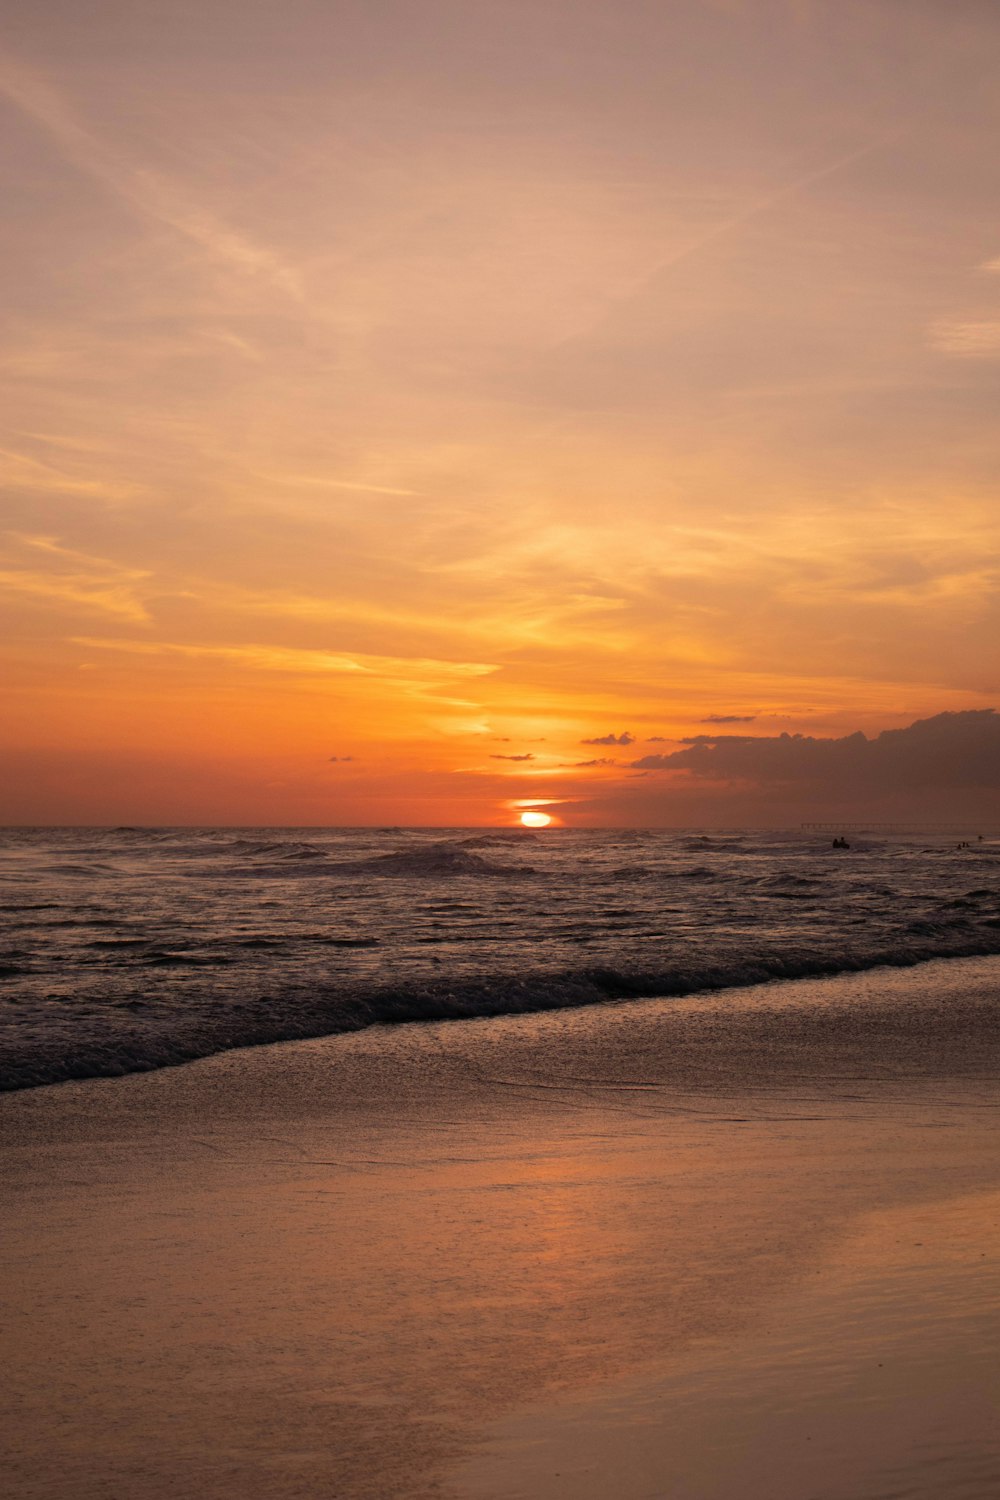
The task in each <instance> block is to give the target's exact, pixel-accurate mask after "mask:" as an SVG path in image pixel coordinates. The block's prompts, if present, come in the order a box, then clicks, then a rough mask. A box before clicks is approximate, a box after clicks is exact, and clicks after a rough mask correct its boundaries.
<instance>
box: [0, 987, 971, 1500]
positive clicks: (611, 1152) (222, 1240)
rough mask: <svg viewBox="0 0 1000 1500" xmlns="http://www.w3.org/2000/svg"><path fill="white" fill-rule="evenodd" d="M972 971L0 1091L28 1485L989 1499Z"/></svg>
mask: <svg viewBox="0 0 1000 1500" xmlns="http://www.w3.org/2000/svg"><path fill="white" fill-rule="evenodd" d="M998 995H1000V967H998V962H997V960H996V959H981V960H962V961H954V962H951V963H935V964H929V965H925V966H923V967H921V968H918V969H914V970H910V971H906V972H903V973H899V972H891V971H875V972H873V973H870V974H867V975H864V976H852V977H850V978H844V979H829V980H808V981H801V982H797V983H794V984H785V985H765V986H761V987H759V988H758V989H755V990H745V991H741V992H738V993H731V994H716V995H712V996H704V997H696V998H692V999H686V1000H670V1001H656V1000H650V1001H641V1002H632V1003H629V1004H624V1005H621V1006H611V1007H605V1008H588V1009H584V1010H576V1011H563V1012H559V1013H555V1014H545V1015H532V1016H521V1017H510V1018H502V1019H493V1020H484V1021H463V1022H454V1023H442V1024H434V1025H429V1024H424V1025H420V1026H401V1027H396V1028H392V1029H384V1028H372V1029H370V1030H368V1031H365V1032H362V1033H358V1034H356V1035H352V1036H345V1037H338V1038H331V1039H325V1040H321V1041H312V1042H302V1043H294V1044H288V1045H282V1046H275V1047H269V1048H263V1049H256V1050H252V1051H239V1052H230V1053H226V1054H223V1055H220V1056H216V1057H213V1058H209V1059H206V1060H204V1061H201V1062H197V1063H193V1064H191V1065H190V1066H188V1067H184V1068H179V1069H172V1070H169V1071H166V1072H161V1073H158V1074H154V1075H149V1076H142V1077H133V1078H126V1079H114V1080H90V1081H87V1082H83V1083H70V1084H64V1085H59V1086H56V1087H52V1088H47V1089H38V1090H32V1091H28V1092H26V1093H21V1094H14V1095H9V1096H7V1097H5V1098H4V1099H2V1100H0V1129H2V1130H3V1134H4V1139H5V1141H6V1142H7V1149H6V1152H5V1158H4V1169H3V1170H4V1176H5V1197H6V1201H7V1203H8V1205H9V1207H8V1210H7V1213H6V1223H5V1240H6V1246H7V1248H6V1250H5V1256H6V1259H7V1275H8V1277H9V1283H8V1284H9V1285H10V1287H11V1288H12V1289H13V1295H12V1296H10V1297H9V1303H10V1306H11V1309H12V1310H11V1313H10V1316H9V1318H8V1320H7V1330H6V1335H5V1340H4V1362H5V1391H6V1394H5V1396H4V1397H3V1400H4V1402H5V1403H7V1405H8V1410H7V1413H6V1420H5V1422H4V1424H3V1426H4V1431H5V1432H6V1433H7V1434H8V1436H7V1438H6V1439H5V1442H6V1451H5V1452H4V1454H3V1472H4V1475H5V1488H6V1492H7V1494H9V1495H10V1496H11V1497H13V1500H29V1497H30V1500H35V1497H38V1500H41V1497H43V1496H44V1497H45V1500H63V1497H65V1500H70V1497H72V1500H97V1497H108V1496H115V1497H117V1496H128V1497H129V1500H160V1497H163V1500H166V1497H167V1496H170V1497H171V1500H173V1497H176V1495H177V1494H178V1493H181V1494H190V1495H197V1496H199V1497H206V1500H223V1497H224V1500H236V1497H240V1500H244V1497H246V1500H257V1497H265V1496H266V1497H267V1500H284V1497H292V1496H310V1497H312V1496H319V1495H331V1496H333V1495H336V1496H338V1497H341V1500H360V1497H376V1496H378V1497H385V1496H407V1497H411V1496H412V1497H430V1496H452V1497H455V1500H457V1497H471V1496H491V1497H497V1500H499V1497H514V1496H532V1497H545V1496H552V1497H556V1496H558V1497H563V1496H573V1497H575V1500H590V1497H594V1500H596V1497H599V1496H604V1495H607V1494H611V1493H614V1494H615V1495H616V1496H619V1495H620V1496H623V1497H625V1500H631V1497H636V1500H637V1497H639V1496H648V1495H665V1496H670V1497H671V1500H689V1497H691V1500H693V1497H694V1496H698V1497H701V1500H705V1497H710V1500H737V1497H739V1500H747V1497H752V1500H756V1497H758V1496H760V1497H764V1496H768V1497H773V1496H785V1495H787V1496H796V1497H798V1496H802V1495H806V1494H808V1495H809V1496H811V1497H814V1500H844V1497H846V1496H848V1495H849V1496H850V1497H851V1500H865V1497H872V1500H874V1497H875V1496H881V1495H885V1494H888V1493H894V1494H900V1493H903V1494H906V1495H908V1496H921V1497H927V1500H929V1497H931V1496H941V1495H945V1494H947V1495H949V1496H950V1495H962V1496H966V1497H969V1496H979V1495H981V1496H983V1497H985V1496H987V1495H993V1494H995V1493H996V1492H997V1491H998V1489H1000V1445H998V1441H997V1431H996V1426H995V1420H994V1417H993V1406H992V1405H991V1402H992V1400H993V1398H994V1397H995V1395H996V1389H995V1375H994V1373H993V1372H994V1371H995V1370H996V1369H997V1368H1000V1362H998V1361H997V1359H996V1353H997V1336H998V1319H997V1312H996V1309H997V1305H998V1299H997V1295H996V1294H997V1292H998V1291H1000V1274H998V1266H997V1248H998V1241H997V1233H998V1231H997V1220H998V1216H1000V1152H998V1148H997V1133H996V1124H997V1093H996V1080H997V1074H998V1059H1000V1001H998Z"/></svg>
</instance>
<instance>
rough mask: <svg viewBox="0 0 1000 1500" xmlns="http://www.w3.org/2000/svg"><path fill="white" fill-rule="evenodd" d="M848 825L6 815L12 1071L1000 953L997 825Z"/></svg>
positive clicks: (15, 1077) (71, 1069) (4, 890)
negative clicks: (23, 825)
mask: <svg viewBox="0 0 1000 1500" xmlns="http://www.w3.org/2000/svg"><path fill="white" fill-rule="evenodd" d="M850 842H851V847H850V848H849V849H839V848H832V847H831V840H830V838H829V837H824V836H822V835H821V834H817V833H815V832H809V831H806V830H792V831H776V832H766V831H764V832H762V831H760V830H753V831H747V830H733V831H721V832H720V831H711V832H704V833H700V832H697V831H635V830H627V831H621V830H601V831H578V830H567V829H546V830H545V831H543V832H540V833H536V834H532V833H528V832H522V831H521V830H517V829H511V830H502V829H501V830H485V831H484V830H469V829H466V830H461V829H458V830H455V829H451V830H449V829H434V830H428V829H421V830H405V829H398V828H394V829H381V830H378V829H330V828H322V829H246V828H242V829H190V828H181V829H148V828H142V829H136V828H116V829H88V828H83V829H81V828H73V829H7V830H3V831H2V832H0V899H2V917H0V1087H6V1088H18V1087H26V1086H31V1085H36V1084H44V1083H52V1082H56V1081H59V1080H63V1079H67V1078H82V1077H90V1076H100V1075H115V1074H121V1073H126V1072H134V1071H138V1070H145V1069H150V1068H156V1067H161V1066H165V1065H168V1064H171V1063H177V1062H183V1061H185V1060H188V1059H191V1058H194V1057H199V1056H205V1055H208V1054H211V1053H215V1052H220V1051H224V1050H226V1049H229V1048H233V1047H240V1046H246V1045H250V1044H255V1043H261V1042H274V1041H281V1040H288V1039H292V1038H300V1037H307V1036H320V1035H326V1034H334V1033H337V1032H344V1031H351V1030H357V1029H359V1028H361V1027H364V1026H367V1025H372V1024H379V1023H390V1022H397V1021H420V1020H432V1019H434V1020H440V1019H443V1018H452V1017H473V1016H491V1015H498V1014H503V1013H514V1012H523V1011H530V1010H545V1009H555V1008H558V1007H565V1006H572V1005H585V1004H593V1003H599V1002H606V1001H610V1000H619V1001H620V1000H625V999H629V998H635V997H639V996H654V995H662V996H671V995H673V996H676V995H685V994H693V993H697V992H699V991H703V990H712V989H723V988H739V987H743V986H748V985H755V984H759V983H761V982H762V981H780V980H782V979H794V978H802V977H806V976H809V975H820V974H834V973H841V972H852V971H861V970H866V969H872V968H875V967H878V966H880V965H910V964H915V963H919V962H921V961H924V960H926V959H932V958H942V957H959V956H972V955H977V954H983V955H985V954H993V953H1000V843H998V841H996V840H995V839H987V840H984V841H974V842H972V843H967V842H966V841H965V840H959V839H957V838H954V837H953V838H944V837H936V838H926V839H920V838H899V837H895V838H886V837H872V836H859V837H853V836H852V837H851V840H850ZM626 1014H627V1012H623V1016H624V1015H626ZM623 1024H625V1021H624V1020H623Z"/></svg>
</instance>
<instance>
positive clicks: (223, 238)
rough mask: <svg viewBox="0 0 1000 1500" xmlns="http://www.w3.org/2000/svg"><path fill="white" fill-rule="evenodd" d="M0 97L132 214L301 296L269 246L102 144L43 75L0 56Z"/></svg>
mask: <svg viewBox="0 0 1000 1500" xmlns="http://www.w3.org/2000/svg"><path fill="white" fill-rule="evenodd" d="M0 95H2V96H3V97H4V98H6V99H7V100H8V101H9V102H10V103H11V104H13V105H15V106H16V107H17V108H18V109H20V110H21V111H22V112H23V114H25V115H26V116H27V117H28V118H29V119H30V120H33V121H34V122H35V124H36V125H38V126H39V127H40V128H41V129H43V130H44V131H45V132H46V133H47V134H48V135H49V136H50V138H51V139H52V140H53V141H54V142H55V143H56V145H57V146H58V147H59V148H60V150H61V151H62V154H63V156H64V157H65V158H66V160H67V161H69V162H71V163H72V164H73V165H74V166H75V167H76V168H77V169H78V170H79V171H81V172H85V173H87V174H88V175H89V176H90V177H92V178H94V179H95V180H96V181H97V182H99V183H101V184H102V185H103V186H104V187H105V188H106V189H107V190H108V191H109V192H111V193H113V194H115V195H116V196H117V197H118V198H120V199H121V200H123V201H124V202H125V203H127V204H128V205H129V206H130V207H131V208H132V209H133V210H134V211H135V212H137V213H139V214H141V215H142V216H143V217H145V218H147V219H152V220H153V221H154V222H155V223H158V224H162V225H164V226H165V227H167V228H168V229H172V230H173V231H175V233H177V234H179V235H181V236H183V238H184V239H186V240H188V241H189V242H190V243H192V244H194V245H197V246H198V247H199V248H200V249H201V250H203V251H205V252H206V253H207V254H208V255H210V256H212V257H213V258H214V259H216V260H219V261H222V262H223V263H224V264H226V265H227V266H228V267H229V268H230V270H234V271H239V272H243V273H245V274H251V275H263V276H265V277H266V278H267V279H268V280H270V281H271V282H272V283H273V284H274V285H275V286H277V287H279V288H280V289H281V290H282V291H283V292H285V293H287V294H288V295H289V296H291V297H293V298H294V299H295V300H296V301H300V302H301V301H303V300H304V297H303V292H302V288H301V286H300V283H299V279H298V275H297V273H296V271H295V270H294V269H293V268H292V267H289V266H287V265H285V264H283V262H282V261H281V259H280V258H279V257H278V256H277V255H276V254H275V253H274V252H273V251H272V250H271V249H269V248H268V247H266V246H262V245H257V244H254V243H253V241H252V240H250V239H248V238H247V237H246V236H245V235H244V234H241V233H239V232H238V231H237V230H235V229H233V228H232V227H231V226H230V225H228V224H226V223H225V222H224V221H223V220H222V219H220V218H218V217H217V216H216V215H215V214H214V213H213V212H210V211H209V210H207V209H205V208H203V207H202V206H201V205H200V204H198V203H196V202H194V201H193V200H191V199H189V198H188V197H187V196H186V194H185V193H184V192H183V191H182V190H181V189H180V188H179V187H178V186H177V185H176V184H175V183H173V182H171V181H170V180H169V179H168V178H166V177H164V176H163V175H161V174H159V173H156V172H153V171H151V170H150V169H149V168H148V167H145V166H143V165H141V164H138V163H135V162H133V161H132V160H130V159H129V158H128V157H126V156H125V155H124V154H123V153H121V152H119V151H117V150H116V149H115V148H114V147H113V146H111V145H108V144H106V143H105V142H104V141H103V140H102V139H101V138H100V137H99V136H97V135H95V134H93V133H92V132H91V131H90V130H88V129H87V128H86V127H85V126H84V125H83V124H82V123H81V122H80V121H79V120H78V119H77V118H76V116H75V114H74V113H73V111H72V110H71V109H70V107H69V105H68V104H67V102H66V101H65V100H64V99H63V97H62V96H61V95H60V94H59V92H58V91H57V90H56V89H54V88H53V87H52V86H51V84H50V83H49V82H48V81H47V79H45V78H44V77H42V76H41V75H40V74H38V73H36V72H34V71H33V70H32V69H30V68H27V67H25V66H24V65H23V64H22V63H21V62H20V61H18V60H17V59H15V58H13V57H11V56H10V55H9V54H0Z"/></svg>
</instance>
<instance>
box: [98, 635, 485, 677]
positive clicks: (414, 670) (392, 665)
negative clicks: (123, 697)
mask: <svg viewBox="0 0 1000 1500" xmlns="http://www.w3.org/2000/svg"><path fill="white" fill-rule="evenodd" d="M74 641H75V643H76V644H77V645H81V646H89V647H96V648H97V649H99V650H102V651H118V652H122V653H124V654H127V655H133V656H163V657H171V656H173V657H185V658H187V659H188V660H192V661H195V660H202V661H216V662H225V663H229V664H231V665H233V666H241V667H244V668H246V669H248V670H257V671H265V672H286V673H293V674H295V675H301V676H318V677H323V676H328V675H330V674H331V673H332V674H348V675H354V674H359V675H364V676H367V677H373V678H383V679H392V680H395V679H400V680H403V681H410V682H419V683H425V684H428V683H434V682H457V681H462V680H468V679H472V678H476V677H484V676H487V675H488V674H489V673H491V672H494V671H496V668H495V667H494V666H491V665H488V664H486V663H484V662H463V661H435V660H432V659H428V658H422V657H414V658H409V657H400V656H371V655H367V654H364V653H350V654H348V653H346V652H338V651H323V650H302V649H295V648H292V647H286V646H269V645H242V646H225V645H190V644H187V643H185V642H178V641H135V640H116V639H114V638H111V637H94V636H76V637H74Z"/></svg>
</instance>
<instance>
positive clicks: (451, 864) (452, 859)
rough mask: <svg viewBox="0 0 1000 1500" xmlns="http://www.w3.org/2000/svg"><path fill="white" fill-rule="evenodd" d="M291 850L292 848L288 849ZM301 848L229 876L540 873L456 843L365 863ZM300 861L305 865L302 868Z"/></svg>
mask: <svg viewBox="0 0 1000 1500" xmlns="http://www.w3.org/2000/svg"><path fill="white" fill-rule="evenodd" d="M285 847H286V848H289V847H291V846H287V845H286V846H285ZM301 847H302V846H295V848H294V852H292V853H290V854H289V855H288V856H287V857H282V859H281V862H280V863H277V864H275V863H270V862H265V863H262V864H253V863H246V864H243V863H241V864H238V865H234V866H231V867H230V868H229V869H227V871H226V874H227V876H229V877H232V878H237V879H239V878H241V877H247V878H251V879H271V878H273V877H275V876H280V877H281V878H282V879H284V878H286V877H292V876H310V875H312V876H322V877H329V878H332V879H338V878H344V877H348V876H357V875H390V876H392V875H395V876H400V875H402V876H411V877H416V878H418V879H419V878H426V877H430V878H432V879H442V878H447V877H450V876H455V875H499V876H518V875H535V874H537V873H538V872H537V871H536V870H534V869H532V867H531V866H530V865H508V864H496V863H494V862H493V861H492V860H488V859H484V858H483V857H482V855H479V854H470V853H469V852H468V851H467V850H466V849H464V848H462V847H461V846H460V845H458V844H453V843H450V842H448V843H435V844H424V845H420V846H418V847H417V848H410V849H398V850H396V851H395V852H394V853H392V854H374V855H370V856H369V857H368V858H365V859H340V860H332V859H329V858H326V857H323V858H318V859H317V858H316V855H317V854H320V855H322V854H323V851H322V850H318V851H310V852H308V853H305V854H303V853H301V852H299V850H300V849H301ZM243 852H246V853H248V854H255V855H257V856H258V857H263V858H264V859H265V860H268V858H269V851H268V849H267V848H265V847H263V846H253V849H252V850H247V851H243ZM300 861H302V863H301V864H300ZM219 873H220V871H219V870H218V868H216V867H213V868H212V869H211V870H203V869H199V870H197V871H192V875H197V876H207V877H209V878H216V877H217V876H218V875H219Z"/></svg>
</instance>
